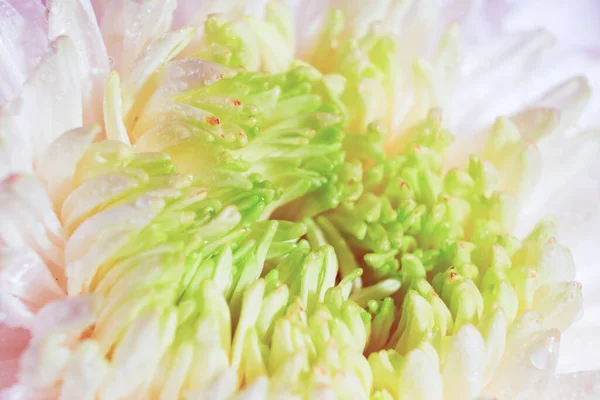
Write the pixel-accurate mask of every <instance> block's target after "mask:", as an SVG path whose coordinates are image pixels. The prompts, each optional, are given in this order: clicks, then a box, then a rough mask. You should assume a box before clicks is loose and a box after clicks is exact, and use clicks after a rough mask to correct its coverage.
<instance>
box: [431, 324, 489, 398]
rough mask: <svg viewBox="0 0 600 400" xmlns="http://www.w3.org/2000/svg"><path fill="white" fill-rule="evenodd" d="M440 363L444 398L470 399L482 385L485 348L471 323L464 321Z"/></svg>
mask: <svg viewBox="0 0 600 400" xmlns="http://www.w3.org/2000/svg"><path fill="white" fill-rule="evenodd" d="M451 340H452V342H451V343H450V345H449V349H448V353H447V354H446V357H445V360H444V364H443V366H442V376H443V379H444V398H445V399H450V400H452V399H457V400H458V399H472V398H474V397H475V396H477V395H478V394H479V393H480V392H481V389H482V387H483V374H484V371H485V366H486V365H485V355H486V348H485V343H484V341H483V338H482V337H481V335H480V334H479V332H478V331H477V329H475V327H473V326H472V325H464V326H463V327H462V328H461V329H460V330H459V331H458V333H457V334H456V335H455V336H454V337H453V338H452V339H451Z"/></svg>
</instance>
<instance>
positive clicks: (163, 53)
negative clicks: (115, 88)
mask: <svg viewBox="0 0 600 400" xmlns="http://www.w3.org/2000/svg"><path fill="white" fill-rule="evenodd" d="M194 33H195V31H194V29H193V28H182V29H180V30H178V31H174V32H168V33H166V34H164V35H163V36H161V37H160V39H158V40H156V41H155V42H152V43H151V44H150V45H149V46H148V47H146V48H145V49H144V51H143V53H142V54H140V56H139V57H138V58H137V59H136V61H135V63H134V65H133V67H132V69H131V71H130V73H129V74H128V75H127V76H126V77H125V79H124V80H123V82H122V84H121V89H122V93H123V113H124V115H125V116H126V119H127V121H126V122H127V123H126V125H127V126H128V128H130V129H131V128H132V127H133V125H134V124H135V116H136V115H137V112H136V110H137V108H138V107H141V106H143V105H144V104H145V102H146V100H148V98H149V97H150V95H151V93H150V92H151V91H152V89H153V88H149V89H146V91H144V85H145V84H146V82H147V81H148V79H149V78H150V77H151V76H152V75H153V74H154V73H155V72H156V70H157V69H158V68H159V67H161V66H162V65H163V64H165V63H167V62H168V61H170V60H171V59H173V58H174V57H175V56H177V54H179V52H180V51H181V50H182V49H183V48H184V47H186V46H187V45H188V44H189V43H190V41H191V40H192V38H193V37H194ZM136 103H137V104H136Z"/></svg>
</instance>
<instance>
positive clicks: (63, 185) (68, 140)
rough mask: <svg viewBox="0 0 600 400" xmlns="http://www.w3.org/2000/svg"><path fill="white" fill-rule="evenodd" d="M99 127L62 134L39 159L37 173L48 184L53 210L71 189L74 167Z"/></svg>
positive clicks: (56, 209)
mask: <svg viewBox="0 0 600 400" xmlns="http://www.w3.org/2000/svg"><path fill="white" fill-rule="evenodd" d="M100 129H101V128H100V126H99V125H92V126H87V127H83V128H77V129H73V130H71V131H68V132H66V133H64V134H62V135H61V136H59V137H58V139H56V140H55V141H54V142H53V143H52V144H51V145H50V147H48V152H47V153H46V155H45V157H43V158H42V160H41V161H40V164H39V167H38V168H37V173H38V175H39V176H40V177H41V178H42V179H43V180H44V181H45V182H46V184H47V186H48V194H49V196H50V198H51V199H52V202H53V204H54V210H55V211H59V210H60V209H61V206H62V203H63V201H64V199H65V198H66V197H67V196H68V195H69V194H70V193H71V191H72V190H73V187H72V177H73V174H74V173H75V167H76V166H77V163H78V162H79V160H80V159H81V157H82V156H83V154H84V153H85V151H86V150H87V148H88V146H89V145H90V144H91V143H92V141H93V140H94V139H95V138H96V136H98V134H99V133H100Z"/></svg>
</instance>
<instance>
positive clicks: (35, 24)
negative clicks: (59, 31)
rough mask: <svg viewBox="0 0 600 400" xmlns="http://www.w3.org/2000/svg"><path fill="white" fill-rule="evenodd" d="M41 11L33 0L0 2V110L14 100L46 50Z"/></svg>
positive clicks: (45, 23) (42, 8)
mask: <svg viewBox="0 0 600 400" xmlns="http://www.w3.org/2000/svg"><path fill="white" fill-rule="evenodd" d="M45 11H46V9H45V7H44V6H43V5H42V3H41V2H39V1H37V0H0V76H2V81H1V82H0V109H2V107H3V106H4V105H6V104H7V103H8V102H10V101H11V100H13V99H15V98H18V96H19V94H20V92H21V89H22V86H23V83H25V81H26V80H27V78H28V77H29V76H30V75H31V73H32V72H33V70H34V69H35V67H36V66H37V65H38V64H39V62H40V59H41V57H42V55H43V54H44V53H45V52H46V50H47V48H48V38H47V35H46V30H47V22H46V18H45Z"/></svg>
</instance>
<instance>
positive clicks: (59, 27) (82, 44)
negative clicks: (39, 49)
mask: <svg viewBox="0 0 600 400" xmlns="http://www.w3.org/2000/svg"><path fill="white" fill-rule="evenodd" d="M47 6H48V9H49V14H48V15H49V17H48V18H49V19H48V22H49V32H48V33H49V37H50V39H51V40H54V39H57V38H58V37H60V36H67V37H69V39H71V42H72V43H73V46H74V48H75V51H76V54H77V61H78V64H77V65H78V67H79V77H80V80H81V90H82V92H81V93H82V102H83V106H84V110H83V121H84V122H85V123H86V124H91V123H97V122H100V118H101V112H102V94H103V91H104V80H105V79H106V76H107V74H108V70H109V63H108V56H107V54H106V48H105V46H104V41H103V40H102V35H101V34H100V29H99V27H98V24H97V23H96V16H95V15H94V10H93V8H92V5H91V3H90V0H48V3H47ZM73 89H74V88H73ZM73 89H71V90H73ZM61 133H62V132H61Z"/></svg>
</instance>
